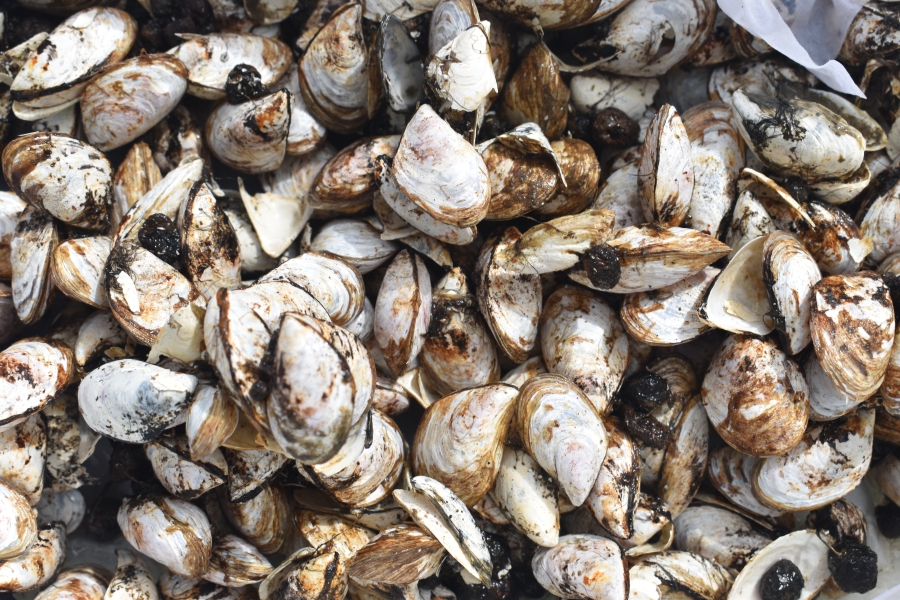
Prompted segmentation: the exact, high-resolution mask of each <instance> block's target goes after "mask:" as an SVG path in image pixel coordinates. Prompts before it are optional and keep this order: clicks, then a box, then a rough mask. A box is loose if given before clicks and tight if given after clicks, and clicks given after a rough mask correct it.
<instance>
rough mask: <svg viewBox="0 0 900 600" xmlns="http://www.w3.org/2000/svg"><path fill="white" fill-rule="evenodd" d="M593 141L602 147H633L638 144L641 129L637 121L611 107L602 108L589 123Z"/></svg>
mask: <svg viewBox="0 0 900 600" xmlns="http://www.w3.org/2000/svg"><path fill="white" fill-rule="evenodd" d="M591 133H592V134H593V136H594V139H595V140H596V141H597V142H598V143H600V144H602V145H604V146H617V147H620V148H621V147H623V146H633V145H634V144H637V142H638V136H639V135H640V133H641V127H640V125H638V124H637V121H635V120H634V119H632V118H631V117H629V116H628V115H626V114H625V113H624V112H622V111H621V110H619V109H618V108H614V107H612V106H610V107H608V108H604V109H603V110H601V111H600V112H598V113H597V115H596V116H595V117H594V121H593V123H591Z"/></svg>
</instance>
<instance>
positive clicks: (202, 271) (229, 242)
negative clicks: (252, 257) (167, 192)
mask: <svg viewBox="0 0 900 600" xmlns="http://www.w3.org/2000/svg"><path fill="white" fill-rule="evenodd" d="M179 217H180V221H181V227H182V234H181V236H182V237H181V256H182V259H181V260H182V264H183V265H184V268H185V270H186V271H187V274H188V276H189V278H190V280H191V283H193V285H194V286H195V287H196V288H197V291H198V292H200V294H201V295H202V296H203V298H205V299H206V300H209V299H210V298H212V297H213V296H215V294H216V292H217V291H219V290H220V289H234V288H236V287H238V286H239V285H240V283H241V248H240V244H239V242H238V238H237V234H236V233H235V231H234V228H233V227H232V226H231V222H230V221H229V220H228V216H227V215H226V214H225V213H224V212H223V211H222V209H221V208H219V205H218V203H217V202H216V198H215V196H213V194H212V192H211V191H210V189H209V186H208V185H207V184H205V183H199V182H198V183H196V184H194V187H193V188H191V192H190V194H189V195H188V198H187V200H186V201H185V203H184V204H183V205H182V208H181V212H180V215H179Z"/></svg>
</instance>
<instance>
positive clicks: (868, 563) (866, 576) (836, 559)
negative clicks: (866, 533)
mask: <svg viewBox="0 0 900 600" xmlns="http://www.w3.org/2000/svg"><path fill="white" fill-rule="evenodd" d="M837 550H838V551H837V552H835V551H834V550H831V551H829V552H828V570H829V571H831V576H832V577H833V578H834V582H835V583H836V584H837V585H838V587H839V588H841V589H842V590H843V591H844V592H846V593H848V594H853V593H858V594H863V593H865V592H868V591H869V590H871V589H874V588H875V584H877V583H878V555H877V554H875V551H874V550H872V549H871V548H869V547H868V546H863V545H862V544H857V543H855V542H849V543H847V544H844V545H843V546H842V547H840V548H838V549H837Z"/></svg>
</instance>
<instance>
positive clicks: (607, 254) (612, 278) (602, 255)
mask: <svg viewBox="0 0 900 600" xmlns="http://www.w3.org/2000/svg"><path fill="white" fill-rule="evenodd" d="M581 265H582V266H583V267H584V270H585V272H586V273H587V276H588V279H589V280H590V282H591V285H592V286H594V287H595V288H597V289H598V290H609V289H612V288H614V287H616V284H617V283H619V277H621V276H622V265H620V264H619V255H618V253H617V252H616V250H615V248H613V247H612V246H608V245H606V244H599V245H597V246H594V247H592V248H588V251H587V252H585V253H584V254H582V255H581Z"/></svg>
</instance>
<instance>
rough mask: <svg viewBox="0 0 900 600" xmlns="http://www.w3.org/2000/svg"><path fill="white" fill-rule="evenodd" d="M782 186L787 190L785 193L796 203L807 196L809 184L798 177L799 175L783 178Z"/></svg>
mask: <svg viewBox="0 0 900 600" xmlns="http://www.w3.org/2000/svg"><path fill="white" fill-rule="evenodd" d="M782 187H784V189H785V190H787V193H789V194H790V195H791V197H793V198H794V200H796V201H797V203H798V204H803V203H804V202H806V199H807V198H808V197H809V185H808V184H807V183H806V181H805V180H803V179H800V178H799V177H788V178H787V179H785V181H784V184H783V185H782Z"/></svg>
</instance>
